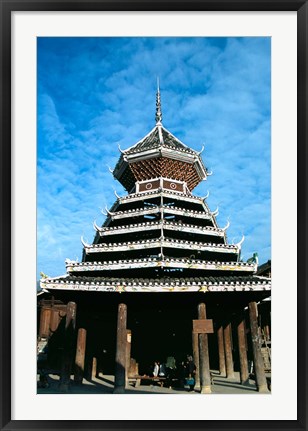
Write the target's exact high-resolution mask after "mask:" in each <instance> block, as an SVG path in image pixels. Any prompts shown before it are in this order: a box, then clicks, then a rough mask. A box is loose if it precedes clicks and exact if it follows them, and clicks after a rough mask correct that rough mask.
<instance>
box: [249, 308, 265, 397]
mask: <svg viewBox="0 0 308 431" xmlns="http://www.w3.org/2000/svg"><path fill="white" fill-rule="evenodd" d="M248 309H249V320H250V333H251V341H252V352H253V361H254V372H255V377H256V384H257V389H258V391H259V392H268V387H267V381H266V376H265V371H264V362H263V357H262V353H261V340H260V338H259V333H258V309H257V304H256V302H250V303H249V304H248Z"/></svg>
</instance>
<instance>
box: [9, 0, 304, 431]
mask: <svg viewBox="0 0 308 431" xmlns="http://www.w3.org/2000/svg"><path fill="white" fill-rule="evenodd" d="M0 6H1V9H0V13H1V17H0V19H1V24H0V28H1V60H2V62H1V146H0V160H1V204H0V208H1V235H0V238H1V247H0V255H1V259H0V262H1V267H0V274H1V288H0V316H1V317H0V354H1V357H0V364H1V366H0V398H1V405H0V424H1V430H17V429H18V430H26V429H27V430H35V429H44V430H53V429H56V430H67V429H74V430H78V429H103V430H126V429H136V430H137V429H138V430H143V429H144V430H154V429H159V430H169V429H179V430H180V429H183V430H185V429H187V430H188V429H206V430H227V429H253V430H264V431H265V430H270V429H271V430H272V429H279V430H280V429H288V430H306V429H308V427H307V387H308V381H307V349H306V345H307V344H306V343H307V341H306V340H307V317H306V312H307V293H306V285H307V269H306V268H307V263H306V245H307V223H306V220H307V200H306V193H307V149H306V147H307V142H308V134H307V123H308V122H307V99H308V97H307V96H308V94H307V76H308V69H307V63H308V58H307V53H308V43H307V42H308V34H307V31H308V30H307V27H308V26H307V24H308V5H307V0H305V1H299V0H268V1H267V0H237V1H234V0H211V1H207V0H202V1H196V0H193V1H190V2H187V1H185V2H181V1H178V0H175V1H172V0H169V1H161V0H157V1H155V2H154V1H152V0H134V1H131V0H128V1H118V0H105V1H104V0H90V1H84V0H80V1H79V0H73V1H60V0H53V1H50V0H47V1H45V0H32V1H28V0H25V1H10V0H0ZM108 10H117V11H137V10H141V11H212V10H215V11H265V12H266V11H268V12H269V11H296V12H297V24H298V42H297V58H298V59H297V62H298V63H297V66H298V72H297V78H298V83H297V84H298V88H297V96H298V102H297V107H298V113H297V126H298V140H297V166H298V170H297V172H298V191H297V198H298V208H297V210H298V212H297V214H298V217H297V227H298V237H297V239H298V249H297V256H298V258H297V262H298V264H297V269H296V268H294V273H295V272H296V270H297V280H298V285H297V295H298V302H297V329H298V340H297V341H298V352H297V366H298V374H297V388H298V393H297V394H290V393H288V388H287V383H286V396H287V397H293V396H296V395H297V420H294V421H279V420H271V421H265V420H260V421H255V420H252V421H246V420H245V421H240V420H237V421H222V420H215V421H213V420H209V421H200V420H197V421H176V420H170V421H161V420H158V421H144V420H141V421H138V420H134V421H110V420H109V421H97V420H94V421H88V420H82V421H72V420H66V421H59V420H55V421H50V420H48V421H42V420H29V421H22V420H20V421H14V420H11V396H12V393H11V311H10V310H11V251H12V250H11V246H10V244H11V193H10V191H11V13H12V12H13V11H44V12H46V11H60V12H61V11H108ZM288 252H292V251H291V250H289V251H286V253H288ZM293 324H295V322H293ZM280 378H282V379H284V378H286V376H280ZM294 378H296V377H295V376H294ZM286 380H287V379H286Z"/></svg>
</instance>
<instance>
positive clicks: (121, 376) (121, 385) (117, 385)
mask: <svg viewBox="0 0 308 431" xmlns="http://www.w3.org/2000/svg"><path fill="white" fill-rule="evenodd" d="M126 322H127V306H126V305H125V304H119V306H118V325H117V346H116V364H115V379H114V391H113V393H115V394H123V393H124V389H125V380H126V379H125V374H126V373H125V368H126V344H127V341H126V340H127V335H126Z"/></svg>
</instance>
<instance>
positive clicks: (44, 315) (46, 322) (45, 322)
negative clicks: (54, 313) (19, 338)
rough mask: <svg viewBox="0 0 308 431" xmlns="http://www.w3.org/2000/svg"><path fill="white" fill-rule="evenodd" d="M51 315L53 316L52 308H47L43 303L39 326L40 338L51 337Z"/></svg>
mask: <svg viewBox="0 0 308 431" xmlns="http://www.w3.org/2000/svg"><path fill="white" fill-rule="evenodd" d="M50 317H51V308H45V307H44V305H43V306H42V308H41V314H40V328H39V337H40V338H48V337H49V327H50Z"/></svg>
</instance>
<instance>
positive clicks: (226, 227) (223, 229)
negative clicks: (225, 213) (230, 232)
mask: <svg viewBox="0 0 308 431" xmlns="http://www.w3.org/2000/svg"><path fill="white" fill-rule="evenodd" d="M229 226H230V221H229V220H228V221H227V224H226V226H225V227H223V228H222V229H221V230H222V231H224V232H225V231H226V230H227V229H228V227H229Z"/></svg>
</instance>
